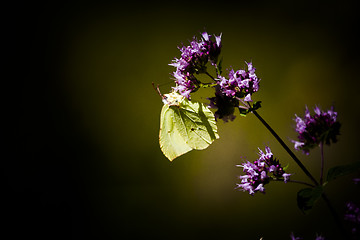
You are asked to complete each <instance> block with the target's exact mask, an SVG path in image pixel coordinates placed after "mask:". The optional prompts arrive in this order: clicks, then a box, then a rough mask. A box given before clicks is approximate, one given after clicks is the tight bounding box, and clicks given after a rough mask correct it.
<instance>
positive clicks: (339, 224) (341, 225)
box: [321, 193, 349, 240]
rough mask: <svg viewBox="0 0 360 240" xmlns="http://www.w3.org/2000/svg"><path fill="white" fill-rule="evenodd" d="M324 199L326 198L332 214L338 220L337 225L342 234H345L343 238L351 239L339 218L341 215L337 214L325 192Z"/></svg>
mask: <svg viewBox="0 0 360 240" xmlns="http://www.w3.org/2000/svg"><path fill="white" fill-rule="evenodd" d="M321 197H322V199H324V201H325V203H326V205H327V206H328V208H329V210H330V212H331V215H332V216H333V218H334V219H335V222H336V225H337V226H338V228H339V230H340V232H341V234H342V236H343V239H344V240H345V239H349V238H348V234H347V232H346V231H345V229H344V227H343V224H342V222H341V220H340V218H339V215H338V214H337V212H336V210H335V208H334V207H333V206H332V204H331V202H330V200H329V199H328V198H327V196H326V195H325V193H323V194H322V195H321Z"/></svg>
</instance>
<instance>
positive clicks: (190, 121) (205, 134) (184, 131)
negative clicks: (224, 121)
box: [174, 99, 219, 150]
mask: <svg viewBox="0 0 360 240" xmlns="http://www.w3.org/2000/svg"><path fill="white" fill-rule="evenodd" d="M174 117H175V123H176V128H177V129H178V131H179V133H180V135H181V136H182V137H183V138H184V140H185V143H186V144H187V145H188V146H189V147H191V148H192V149H196V150H202V149H205V148H207V147H208V146H209V145H210V144H211V143H212V142H213V141H214V140H215V139H218V138H219V135H218V133H217V126H216V122H215V116H214V114H213V113H212V112H211V111H210V110H209V109H208V108H207V107H206V106H205V105H204V104H203V103H200V102H197V101H189V100H187V99H185V100H184V101H183V102H182V103H181V105H180V108H177V109H175V110H174Z"/></svg>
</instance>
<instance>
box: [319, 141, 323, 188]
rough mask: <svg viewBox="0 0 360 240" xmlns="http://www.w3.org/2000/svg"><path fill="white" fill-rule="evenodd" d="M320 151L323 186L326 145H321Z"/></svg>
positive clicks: (321, 181) (321, 182)
mask: <svg viewBox="0 0 360 240" xmlns="http://www.w3.org/2000/svg"><path fill="white" fill-rule="evenodd" d="M320 151H321V169H320V184H323V176H324V143H323V142H321V143H320Z"/></svg>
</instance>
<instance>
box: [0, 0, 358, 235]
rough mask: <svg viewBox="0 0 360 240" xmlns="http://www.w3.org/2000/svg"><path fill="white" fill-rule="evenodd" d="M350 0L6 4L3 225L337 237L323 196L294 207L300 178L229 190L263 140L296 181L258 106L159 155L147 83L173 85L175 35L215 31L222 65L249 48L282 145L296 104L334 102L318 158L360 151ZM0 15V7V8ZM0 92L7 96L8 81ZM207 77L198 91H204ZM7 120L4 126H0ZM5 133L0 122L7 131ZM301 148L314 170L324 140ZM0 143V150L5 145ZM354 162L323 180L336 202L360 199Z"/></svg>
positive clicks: (352, 157) (66, 230)
mask: <svg viewBox="0 0 360 240" xmlns="http://www.w3.org/2000/svg"><path fill="white" fill-rule="evenodd" d="M358 10H359V9H358V8H357V7H356V6H355V5H354V4H352V3H351V2H348V1H316V2H315V1H280V2H276V3H274V2H269V1H237V2H236V3H233V2H226V1H217V2H215V1H214V2H205V1H199V2H195V1H180V2H179V1H178V2H160V3H156V2H137V1H132V2H126V3H125V2H124V1H119V2H116V1H110V2H109V1H102V2H101V3H99V2H89V1H86V2H85V1H84V2H80V1H76V2H74V1H69V2H66V1H50V2H21V1H20V2H16V3H13V4H12V5H11V6H8V7H7V6H6V7H4V9H3V11H4V12H5V16H6V17H5V18H4V21H3V22H4V28H5V31H6V33H7V35H6V37H5V40H8V42H6V45H4V46H5V53H9V57H8V58H7V59H6V60H7V61H6V64H5V65H4V68H5V70H8V71H10V72H11V75H10V76H11V77H10V78H7V79H8V81H4V82H5V86H7V84H8V83H10V85H11V89H13V90H14V91H7V90H6V89H7V88H5V89H4V93H5V94H4V96H7V95H8V97H6V98H4V101H3V105H4V106H5V110H6V111H8V113H7V114H6V120H9V125H8V126H11V127H7V128H6V130H9V131H10V137H9V138H7V139H6V144H5V145H4V148H5V150H8V151H10V152H11V154H10V155H7V157H6V158H5V157H4V159H3V167H2V170H3V176H5V181H4V183H5V191H6V194H5V195H4V198H5V199H6V200H7V201H6V204H5V205H4V209H5V211H6V212H7V213H8V215H6V219H7V224H6V225H5V229H10V230H11V232H12V236H14V238H16V237H17V236H19V235H20V234H21V235H26V236H36V237H37V238H44V239H57V238H58V239H69V238H71V237H72V238H73V239H122V238H124V239H128V238H130V239H133V238H134V239H135V238H139V237H143V238H153V239H260V238H261V237H263V239H265V240H270V239H290V237H289V236H290V233H291V232H294V234H295V235H296V236H302V237H303V238H304V239H315V236H316V234H323V235H324V236H326V237H327V238H328V239H338V238H339V235H338V231H337V229H336V226H335V224H334V221H333V219H332V218H331V215H330V212H329V211H328V209H327V208H326V206H325V204H324V202H323V201H322V200H319V202H318V203H317V205H316V207H315V209H314V210H313V211H312V212H311V213H310V215H303V214H302V213H301V212H300V210H299V209H298V208H297V205H296V193H297V191H299V190H300V189H301V188H302V186H301V185H296V184H290V183H289V184H284V183H271V184H269V185H267V186H266V191H267V193H266V194H265V195H263V194H256V195H255V196H250V195H249V194H247V193H244V192H240V191H237V190H235V189H234V188H235V186H236V183H237V182H239V180H238V176H239V175H241V174H242V171H241V169H240V168H237V167H235V165H236V164H241V163H242V162H244V161H245V160H250V161H253V160H255V159H256V158H257V156H258V155H257V152H258V150H257V148H258V147H260V148H261V149H264V147H265V146H266V145H268V146H270V147H271V149H272V151H273V153H274V154H275V156H276V157H278V158H279V159H280V160H281V163H282V164H283V165H287V164H289V168H288V172H290V173H294V175H293V176H292V179H296V180H304V181H307V178H306V176H305V175H304V174H303V173H302V172H301V170H300V169H299V168H298V167H297V165H296V164H295V163H294V162H293V161H292V159H290V158H289V156H288V155H287V153H286V152H285V151H284V150H283V149H282V148H281V146H280V145H279V144H278V143H277V142H276V141H275V139H274V138H273V137H272V135H270V133H269V132H268V131H267V130H266V129H265V127H264V126H263V125H261V123H260V122H259V121H258V120H257V119H256V117H255V116H253V115H249V116H247V117H245V118H244V117H240V116H237V118H236V119H235V120H234V121H233V122H229V123H223V122H222V121H220V122H218V129H219V134H220V139H219V140H216V141H215V142H214V143H213V144H212V145H211V146H210V147H209V148H208V149H206V150H204V151H192V152H189V153H188V154H186V155H184V156H181V157H179V158H177V159H175V160H174V161H173V162H169V161H168V160H167V159H166V158H165V157H164V156H163V154H162V152H161V151H160V148H159V143H158V132H159V124H160V119H159V118H160V111H161V108H162V106H163V103H162V102H161V99H160V97H159V96H158V94H157V93H156V92H155V91H154V90H153V88H152V86H151V83H152V82H155V83H157V84H162V86H161V91H162V92H163V93H167V92H168V91H169V90H170V88H171V87H172V86H173V82H172V81H171V76H170V73H171V72H172V71H173V70H174V68H172V67H171V66H168V64H169V63H171V61H172V59H173V58H174V57H179V50H178V49H177V46H179V45H181V44H182V43H184V44H187V43H188V41H189V40H191V39H192V37H193V36H194V35H196V36H199V33H200V32H202V31H204V30H206V31H208V32H209V33H210V34H216V35H218V34H220V33H222V34H223V35H222V44H223V48H222V56H223V57H224V61H223V67H224V69H226V68H229V67H234V68H235V69H239V68H243V67H244V61H252V62H253V64H254V66H255V67H256V69H257V70H256V73H257V75H258V77H260V78H261V79H262V80H261V88H260V91H259V92H258V93H257V94H255V95H254V96H253V99H254V100H261V101H262V102H263V107H262V108H261V109H260V110H259V111H258V112H259V114H260V115H261V116H262V117H263V118H264V119H265V120H266V121H268V123H269V124H270V125H271V126H272V127H273V128H274V129H275V131H277V133H278V134H279V135H280V136H281V137H282V138H283V139H284V141H285V142H286V143H287V144H288V145H290V146H292V143H291V139H294V138H295V137H296V134H295V130H294V129H295V122H294V120H293V119H294V114H298V115H303V113H304V109H305V105H307V106H309V108H312V107H314V106H315V105H318V106H320V107H322V108H324V109H328V108H330V106H331V105H334V106H335V110H336V111H338V119H339V121H340V122H341V123H342V127H341V136H340V137H339V142H338V143H337V144H334V145H331V147H328V146H327V147H326V148H325V160H326V165H325V167H326V169H328V168H330V167H333V166H336V165H340V164H347V163H351V162H353V161H356V160H359V157H358V145H357V144H358V139H359V137H358V135H357V134H359V130H360V127H359V124H358V123H359V117H360V114H359V111H358V109H359V103H360V102H359V99H358V96H359V94H358V92H357V91H358V89H359V86H360V84H359V78H358V76H357V73H358V66H359V52H358V42H359V41H358V40H359V39H358V25H357V23H356V21H357V20H358ZM7 13H8V14H7ZM7 93H10V94H7ZM209 93H210V94H212V93H211V91H210V90H207V91H199V92H198V93H196V94H193V97H194V98H195V99H199V100H200V101H202V102H205V103H207V102H208V100H206V97H207V96H208V94H209ZM6 126H7V125H6ZM4 132H5V131H4ZM296 155H297V156H298V157H299V158H300V159H301V160H302V161H303V163H304V164H305V166H307V168H308V169H310V171H311V172H312V173H313V175H314V176H316V177H318V176H319V170H320V161H319V158H320V153H319V149H315V150H313V151H312V152H311V154H310V155H309V156H305V155H303V154H302V153H300V152H296ZM4 156H5V155H4ZM355 176H358V173H357V174H352V175H350V176H347V177H342V178H340V179H338V180H337V181H336V182H334V183H332V184H329V186H328V188H327V189H326V192H327V194H328V196H329V198H330V199H331V201H332V203H333V205H334V206H335V207H336V209H337V211H338V213H339V215H340V216H342V215H343V214H344V210H345V203H346V202H347V201H350V200H352V201H354V202H357V203H360V197H359V194H358V193H359V189H358V188H357V187H358V186H355V185H354V184H353V182H352V178H354V177H355Z"/></svg>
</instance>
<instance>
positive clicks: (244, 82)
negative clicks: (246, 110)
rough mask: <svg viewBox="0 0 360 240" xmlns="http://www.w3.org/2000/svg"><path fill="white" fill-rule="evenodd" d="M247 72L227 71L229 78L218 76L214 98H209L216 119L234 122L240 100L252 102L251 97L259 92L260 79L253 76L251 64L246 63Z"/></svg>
mask: <svg viewBox="0 0 360 240" xmlns="http://www.w3.org/2000/svg"><path fill="white" fill-rule="evenodd" d="M246 64H247V71H246V70H243V69H240V70H237V71H234V70H233V69H231V70H230V71H229V75H228V76H229V78H228V79H227V78H225V77H223V76H218V79H217V81H218V82H217V83H218V84H217V86H216V88H215V89H216V91H215V97H212V98H209V100H210V104H209V106H210V108H213V109H217V111H216V112H215V117H216V119H223V120H224V122H227V121H228V120H231V121H232V120H234V119H235V116H234V114H233V113H234V110H235V107H239V104H240V101H239V100H240V99H243V101H245V102H252V99H251V95H252V94H253V93H255V92H257V91H258V90H259V82H260V79H259V78H258V77H257V76H256V74H255V68H254V67H253V64H252V62H250V63H246Z"/></svg>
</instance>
